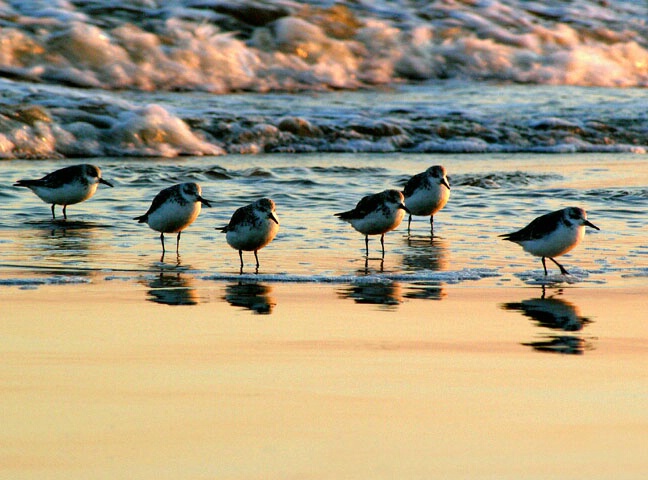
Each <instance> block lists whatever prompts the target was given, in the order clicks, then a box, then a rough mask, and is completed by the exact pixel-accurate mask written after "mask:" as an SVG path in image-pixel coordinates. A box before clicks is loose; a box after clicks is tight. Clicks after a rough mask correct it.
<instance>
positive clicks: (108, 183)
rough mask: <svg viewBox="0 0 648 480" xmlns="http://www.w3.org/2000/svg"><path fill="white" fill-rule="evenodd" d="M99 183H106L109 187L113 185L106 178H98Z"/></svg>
mask: <svg viewBox="0 0 648 480" xmlns="http://www.w3.org/2000/svg"><path fill="white" fill-rule="evenodd" d="M99 183H103V184H104V185H108V186H109V187H113V186H114V185H113V184H112V183H110V182H109V181H108V180H104V179H103V178H100V179H99Z"/></svg>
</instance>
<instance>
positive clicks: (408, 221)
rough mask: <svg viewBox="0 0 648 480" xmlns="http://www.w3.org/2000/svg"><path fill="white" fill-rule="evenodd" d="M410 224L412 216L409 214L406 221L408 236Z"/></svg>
mask: <svg viewBox="0 0 648 480" xmlns="http://www.w3.org/2000/svg"><path fill="white" fill-rule="evenodd" d="M411 223H412V215H411V214H410V216H409V219H408V220H407V234H408V235H409V234H410V224H411Z"/></svg>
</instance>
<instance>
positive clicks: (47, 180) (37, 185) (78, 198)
mask: <svg viewBox="0 0 648 480" xmlns="http://www.w3.org/2000/svg"><path fill="white" fill-rule="evenodd" d="M100 183H103V184H104V185H108V186H109V187H112V186H113V185H112V183H110V182H108V181H107V180H104V179H103V178H101V169H100V168H99V167H97V166H95V165H89V164H82V165H72V166H70V167H65V168H61V169H60V170H56V171H54V172H52V173H49V174H47V175H45V176H44V177H43V178H39V179H38V180H18V181H17V182H16V183H14V187H26V188H29V189H30V190H31V191H32V192H34V193H35V194H36V195H37V196H38V198H40V199H41V200H42V201H44V202H45V203H51V204H52V219H53V220H56V214H55V213H54V206H55V205H63V219H65V220H67V211H66V210H67V206H68V205H74V204H75V203H80V202H83V201H84V200H87V199H89V198H90V197H92V196H93V195H94V194H95V192H96V191H97V187H98V186H99V184H100Z"/></svg>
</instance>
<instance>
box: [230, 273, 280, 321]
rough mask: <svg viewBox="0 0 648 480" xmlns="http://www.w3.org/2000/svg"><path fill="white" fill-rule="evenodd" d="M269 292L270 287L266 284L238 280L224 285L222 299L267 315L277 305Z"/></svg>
mask: <svg viewBox="0 0 648 480" xmlns="http://www.w3.org/2000/svg"><path fill="white" fill-rule="evenodd" d="M271 293H272V288H271V287H270V286H268V285H264V284H262V283H257V282H243V281H239V282H237V283H232V284H229V285H227V286H226V287H225V296H224V297H223V300H226V301H227V302H228V303H229V304H230V305H232V306H233V307H243V308H247V309H248V310H252V311H253V312H254V313H258V314H262V315H269V314H271V313H272V310H273V309H274V307H275V305H277V302H275V299H274V297H272V296H271Z"/></svg>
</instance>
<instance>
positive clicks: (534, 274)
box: [0, 153, 648, 296]
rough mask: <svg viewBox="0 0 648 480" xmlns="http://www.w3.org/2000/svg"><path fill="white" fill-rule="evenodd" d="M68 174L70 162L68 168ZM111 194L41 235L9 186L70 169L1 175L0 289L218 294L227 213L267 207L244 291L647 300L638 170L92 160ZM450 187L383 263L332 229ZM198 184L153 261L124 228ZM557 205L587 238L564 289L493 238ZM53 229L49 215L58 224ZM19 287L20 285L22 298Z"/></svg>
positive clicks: (344, 229) (13, 170)
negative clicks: (74, 287)
mask: <svg viewBox="0 0 648 480" xmlns="http://www.w3.org/2000/svg"><path fill="white" fill-rule="evenodd" d="M78 161H79V160H78V159H77V160H75V162H78ZM93 161H94V162H95V163H97V164H99V165H101V167H102V169H103V175H104V177H105V178H106V179H108V180H109V181H111V182H113V183H114V185H115V187H114V188H112V189H111V188H108V187H106V186H104V185H102V186H100V188H99V189H98V191H97V193H96V195H95V196H94V197H93V198H92V199H90V200H88V201H86V202H84V203H81V204H78V205H71V206H70V207H68V220H67V221H63V220H57V221H52V219H51V213H50V209H49V205H46V204H45V203H43V202H41V201H40V200H39V199H38V198H37V197H36V196H35V195H33V194H32V193H31V192H29V191H28V190H25V189H19V188H17V187H12V186H11V183H12V181H15V180H17V179H18V178H23V177H25V178H31V177H38V176H39V175H40V174H42V173H44V172H47V171H50V170H52V169H54V168H56V167H59V166H62V165H66V164H69V163H74V162H71V161H60V160H56V161H52V160H49V161H25V160H20V161H18V160H16V161H12V162H8V163H6V164H5V165H4V167H3V168H2V170H1V172H0V173H1V175H0V185H1V187H0V198H2V202H3V211H4V221H3V223H2V227H1V228H0V268H1V269H2V270H4V276H6V277H8V278H7V279H5V280H4V282H5V283H8V284H9V285H18V286H23V287H29V286H30V285H34V286H37V285H39V284H40V283H41V282H43V281H44V280H43V277H45V278H48V279H49V280H47V281H49V282H55V283H58V282H70V281H72V282H92V281H100V280H102V279H107V280H110V281H121V280H123V281H132V280H133V279H136V280H141V281H156V280H157V279H158V277H159V276H160V275H161V274H163V275H167V274H168V275H171V277H172V280H173V279H175V278H180V277H182V276H188V277H189V278H192V277H193V278H198V279H203V280H214V281H230V280H236V279H238V278H240V277H239V259H238V254H237V252H236V251H235V250H233V249H231V248H230V247H229V246H228V245H227V243H226V242H225V238H224V235H223V234H221V233H220V232H218V231H217V230H215V228H216V227H219V226H223V225H226V224H227V222H228V220H229V218H230V216H231V215H232V213H233V212H234V210H236V208H238V207H240V206H242V205H245V204H247V203H249V202H250V201H253V200H255V199H257V198H260V197H263V196H267V197H271V198H273V199H274V200H275V202H276V204H277V214H278V217H279V221H280V225H281V227H280V231H279V234H278V235H277V237H276V239H275V240H274V241H273V242H272V243H271V244H270V245H269V246H268V247H266V248H264V249H262V250H261V251H260V252H259V257H260V262H261V267H260V269H259V272H258V274H256V273H255V269H254V257H253V255H252V254H251V253H248V254H245V255H244V260H245V263H246V264H245V268H244V272H243V276H242V277H241V278H243V279H247V280H251V281H253V282H264V281H269V282H309V283H320V282H326V283H330V282H334V283H340V284H375V283H377V284H382V283H384V284H387V285H390V284H393V283H403V284H406V285H409V286H411V287H412V288H414V289H415V290H417V289H419V290H421V291H422V294H425V292H426V289H428V290H427V291H428V292H429V293H430V294H431V295H432V296H435V295H437V294H438V291H439V290H438V288H437V287H439V286H443V285H451V284H462V285H479V286H497V285H509V286H520V285H539V284H549V285H555V284H558V285H571V284H582V285H609V286H620V285H624V286H629V285H637V284H645V281H646V278H647V277H648V264H647V262H646V253H648V244H647V243H646V235H645V232H646V227H645V220H646V211H647V209H646V207H647V203H648V189H647V188H646V185H648V169H647V168H646V167H645V160H644V158H643V156H638V155H636V154H628V153H626V154H570V155H566V156H565V155H549V154H500V155H490V154H475V155H459V154H443V155H442V154H368V153H363V154H329V153H326V154H323V153H317V154H303V155H294V154H272V155H269V154H263V155H245V156H239V155H227V156H219V157H186V158H185V157H183V158H181V159H146V160H143V159H123V158H97V159H93ZM437 163H442V164H444V165H445V166H446V168H447V169H448V171H449V176H450V182H451V186H452V190H451V197H450V201H449V203H448V205H447V206H446V208H445V209H444V210H442V211H441V212H439V213H438V214H437V215H436V216H435V235H434V236H433V237H432V236H431V235H430V232H429V221H428V219H427V218H425V217H414V220H413V222H412V232H411V235H410V236H408V235H407V232H406V220H405V221H404V222H403V223H402V224H401V226H400V227H399V228H398V229H397V230H395V231H393V232H389V233H387V234H386V236H385V238H386V241H385V249H386V254H385V257H384V259H381V254H380V243H379V241H378V237H370V242H369V247H370V255H369V259H365V257H364V237H363V236H362V235H361V234H359V233H358V232H356V231H355V230H353V229H352V228H351V226H350V225H348V224H347V223H345V222H342V221H340V220H339V219H337V218H336V217H334V216H333V214H334V213H335V212H339V211H344V210H345V209H349V208H351V207H353V206H354V205H355V203H356V202H357V201H358V200H359V199H360V198H361V197H362V196H363V195H366V194H368V193H371V192H377V191H381V190H383V189H386V188H398V187H399V186H402V185H403V183H404V182H405V181H406V180H407V178H408V177H409V176H410V175H412V174H413V173H416V172H418V171H422V170H423V169H425V168H426V167H427V166H429V165H432V164H437ZM184 181H197V182H199V183H200V184H201V185H202V187H203V196H204V197H205V198H207V199H209V200H211V201H212V202H213V207H212V208H203V210H202V212H201V214H200V216H199V217H198V219H197V220H196V221H195V223H194V224H193V225H191V226H190V227H189V228H188V229H187V230H186V231H185V232H184V233H183V236H182V239H181V243H180V256H179V257H178V256H176V254H175V251H174V248H173V246H174V245H175V236H174V235H167V236H166V238H167V247H168V250H167V254H166V256H165V257H164V258H163V259H161V246H160V242H159V238H158V237H159V234H158V233H157V232H154V231H153V230H150V229H149V228H148V227H147V226H146V225H145V224H138V223H137V222H136V221H134V220H133V217H135V216H138V215H141V214H143V213H144V212H146V210H147V209H148V207H149V205H150V202H151V200H152V198H153V197H154V196H155V194H156V193H157V192H158V191H159V190H160V189H161V188H163V187H165V186H168V185H171V184H174V183H178V182H184ZM569 205H578V206H582V207H583V208H585V209H587V211H588V214H589V219H590V220H591V221H592V222H593V223H594V224H595V225H597V226H598V227H600V229H601V230H600V231H594V230H593V229H588V232H587V234H586V236H585V239H584V241H583V243H582V244H581V245H580V246H579V247H577V248H576V249H575V250H573V251H572V252H570V254H568V255H565V256H563V257H561V260H560V261H561V263H563V264H564V265H565V267H566V268H567V269H568V270H569V271H570V273H571V275H570V276H568V277H564V276H562V275H559V274H558V271H557V269H555V268H550V275H549V276H548V277H547V278H545V277H544V274H543V271H542V266H541V263H540V260H539V259H537V258H534V257H532V256H530V255H528V254H526V253H524V252H523V251H522V249H521V248H520V247H519V246H517V245H515V244H512V243H510V242H505V241H503V240H501V239H500V238H498V235H499V234H501V233H506V232H509V231H513V230H516V229H518V228H521V227H522V226H524V225H526V224H527V223H528V222H529V221H531V220H532V219H533V218H535V217H536V216H538V215H540V214H543V213H546V212H548V211H551V210H555V209H558V208H562V207H564V206H569ZM57 211H58V215H59V216H60V208H59V209H58V210H57ZM24 282H26V284H25V283H24Z"/></svg>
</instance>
